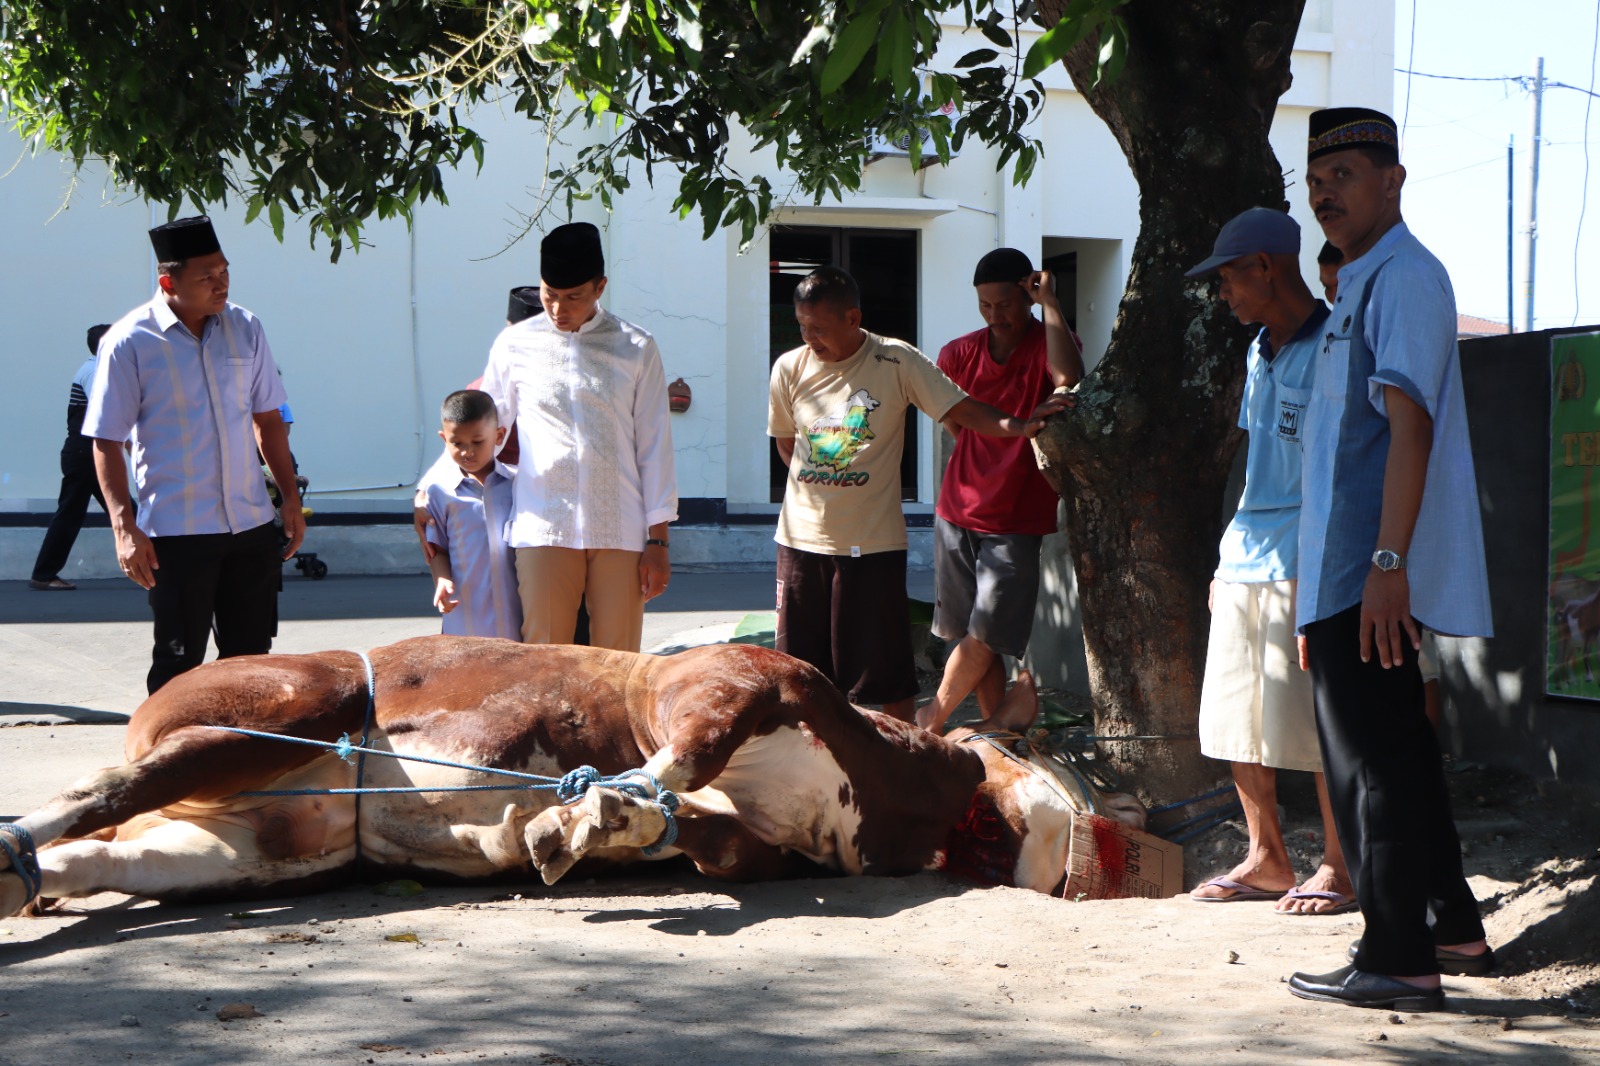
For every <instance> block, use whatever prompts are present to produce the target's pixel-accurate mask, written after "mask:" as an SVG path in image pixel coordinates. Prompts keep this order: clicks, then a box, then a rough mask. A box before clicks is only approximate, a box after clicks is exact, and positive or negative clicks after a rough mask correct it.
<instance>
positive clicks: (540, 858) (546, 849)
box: [523, 807, 567, 884]
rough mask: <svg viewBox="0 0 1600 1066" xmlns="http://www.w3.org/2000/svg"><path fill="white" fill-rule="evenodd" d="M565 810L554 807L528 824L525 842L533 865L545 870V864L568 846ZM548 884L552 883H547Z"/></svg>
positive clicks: (524, 836)
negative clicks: (564, 822)
mask: <svg viewBox="0 0 1600 1066" xmlns="http://www.w3.org/2000/svg"><path fill="white" fill-rule="evenodd" d="M564 810H565V808H561V807H553V808H551V809H549V810H546V811H543V812H541V813H540V814H539V816H538V817H537V818H535V819H533V821H531V822H529V823H528V828H527V829H525V830H524V831H523V840H524V842H525V843H526V844H527V847H528V856H529V857H530V858H531V859H533V864H534V865H535V866H537V867H539V868H540V869H541V870H542V869H544V865H545V863H547V862H549V861H550V857H551V856H552V855H554V854H555V853H556V851H557V850H558V849H560V848H561V847H563V846H565V845H566V842H567V834H566V828H565V826H564V825H563V823H562V817H561V816H562V814H563V812H564ZM546 883H547V884H548V883H550V882H546Z"/></svg>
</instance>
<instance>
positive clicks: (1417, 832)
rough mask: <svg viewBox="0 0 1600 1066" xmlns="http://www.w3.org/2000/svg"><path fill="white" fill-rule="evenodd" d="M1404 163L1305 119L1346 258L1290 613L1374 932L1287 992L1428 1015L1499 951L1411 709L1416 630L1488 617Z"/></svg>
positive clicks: (1454, 386) (1368, 138) (1373, 141)
mask: <svg viewBox="0 0 1600 1066" xmlns="http://www.w3.org/2000/svg"><path fill="white" fill-rule="evenodd" d="M1405 177H1406V172H1405V168H1404V167H1402V166H1400V160H1399V139H1398V137H1397V135H1396V131H1395V125H1394V120H1393V119H1391V118H1389V116H1387V115H1385V114H1383V113H1382V112H1378V111H1371V110H1368V109H1366V108H1330V109H1327V110H1324V111H1318V112H1315V113H1313V114H1312V115H1311V118H1310V143H1309V145H1308V152H1307V168H1306V189H1307V191H1308V193H1309V194H1310V198H1311V208H1312V211H1313V212H1314V213H1315V214H1316V217H1317V221H1318V222H1319V223H1320V224H1321V226H1322V231H1323V233H1324V234H1325V235H1326V236H1327V238H1328V240H1329V241H1331V242H1332V243H1333V245H1334V246H1335V247H1336V248H1338V249H1339V250H1340V251H1342V252H1343V253H1344V265H1343V266H1342V267H1340V268H1339V275H1338V282H1339V285H1338V298H1337V300H1336V301H1335V303H1334V308H1333V314H1332V316H1331V317H1330V318H1329V320H1328V327H1327V331H1326V332H1325V334H1324V336H1323V339H1322V343H1321V346H1320V350H1319V351H1318V353H1317V370H1316V385H1315V387H1314V388H1313V389H1312V394H1311V405H1310V409H1309V417H1308V420H1307V426H1306V442H1305V465H1304V469H1303V503H1302V509H1301V515H1300V588H1299V595H1298V602H1297V611H1296V614H1297V621H1298V623H1299V626H1300V630H1301V632H1302V633H1303V634H1304V636H1305V655H1304V657H1305V659H1306V660H1307V661H1308V664H1309V666H1310V669H1311V677H1312V684H1313V686H1314V688H1315V692H1316V708H1317V729H1318V732H1319V734H1320V736H1321V739H1322V753H1323V761H1324V767H1325V769H1326V771H1327V775H1328V790H1329V792H1330V793H1331V795H1332V799H1333V812H1334V820H1335V822H1336V823H1337V825H1338V828H1339V836H1340V839H1341V841H1342V842H1343V844H1344V850H1345V855H1346V856H1347V857H1348V859H1349V862H1350V872H1351V875H1352V877H1353V880H1354V882H1355V886H1356V894H1357V897H1358V898H1359V900H1360V903H1361V913H1362V915H1363V917H1365V919H1366V932H1365V935H1363V936H1362V938H1361V939H1360V940H1359V941H1358V942H1357V943H1356V944H1355V945H1354V947H1353V949H1352V952H1351V954H1350V965H1348V966H1345V967H1343V968H1341V969H1338V970H1334V971H1332V972H1330V973H1324V974H1305V973H1297V974H1295V975H1294V976H1293V977H1292V978H1291V979H1290V981H1289V987H1290V991H1292V992H1293V993H1294V994H1295V995H1297V996H1299V997H1301V998H1302V999H1315V1000H1323V1001H1326V1002H1332V1003H1344V1004H1349V1005H1351V1006H1359V1007H1378V1008H1384V1009H1396V1010H1437V1009H1439V1008H1440V1007H1441V1006H1443V1004H1444V995H1443V992H1442V990H1441V986H1440V981H1439V975H1440V974H1441V973H1450V974H1465V975H1482V974H1486V973H1488V972H1489V971H1490V970H1491V969H1492V968H1493V966H1494V954H1493V952H1491V951H1489V949H1488V945H1487V944H1486V943H1485V941H1484V938H1483V923H1482V922H1481V921H1479V919H1478V908H1477V903H1476V901H1475V900H1474V899H1473V897H1472V891H1471V889H1470V888H1468V886H1467V882H1466V879H1465V877H1464V876H1463V875H1462V869H1461V845H1460V841H1459V839H1458V837H1457V835H1456V828H1455V822H1454V820H1453V818H1452V816H1451V813H1450V797H1449V793H1448V792H1447V790H1446V788H1445V781H1444V771H1443V766H1442V763H1441V759H1440V756H1439V746H1438V741H1437V739H1436V738H1435V736H1434V732H1433V729H1432V727H1431V726H1430V725H1429V724H1428V720H1427V718H1426V717H1425V715H1424V713H1423V692H1422V675H1421V672H1420V671H1419V670H1418V669H1417V649H1418V647H1419V646H1420V644H1421V633H1420V630H1419V628H1418V627H1419V623H1420V624H1421V625H1425V626H1427V627H1428V628H1430V629H1433V630H1435V631H1437V632H1440V633H1445V634H1451V635H1460V636H1489V635H1490V634H1491V630H1492V627H1491V624H1490V617H1489V594H1488V577H1487V572H1486V570H1485V565H1484V552H1483V526H1482V520H1481V517H1480V515H1479V513H1478V497H1477V478H1476V474H1475V471H1474V469H1473V463H1472V449H1471V447H1470V443H1469V441H1468V438H1467V418H1466V404H1465V401H1464V399H1463V395H1462V387H1461V364H1460V358H1459V356H1458V354H1457V351H1456V340H1455V329H1456V309H1455V295H1454V293H1453V292H1452V290H1451V287H1450V278H1449V275H1448V274H1447V273H1446V272H1445V269H1444V266H1443V265H1442V264H1441V263H1440V262H1439V261H1438V259H1436V258H1434V256H1433V255H1432V254H1431V253H1430V252H1429V251H1428V250H1427V249H1426V248H1424V247H1423V246H1422V244H1421V242H1420V241H1418V240H1417V239H1416V238H1415V237H1413V236H1412V235H1411V232H1410V231H1409V230H1408V229H1407V228H1406V225H1405V223H1404V222H1403V221H1402V220H1401V216H1400V190H1401V187H1402V186H1403V185H1404V184H1405Z"/></svg>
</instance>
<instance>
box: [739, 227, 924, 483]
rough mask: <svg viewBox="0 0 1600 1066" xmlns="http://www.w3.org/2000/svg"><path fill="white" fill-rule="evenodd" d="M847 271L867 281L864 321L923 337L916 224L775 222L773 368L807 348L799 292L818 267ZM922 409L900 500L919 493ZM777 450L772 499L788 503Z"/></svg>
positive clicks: (910, 416) (911, 339) (911, 432)
mask: <svg viewBox="0 0 1600 1066" xmlns="http://www.w3.org/2000/svg"><path fill="white" fill-rule="evenodd" d="M830 265H831V266H838V267H843V268H844V269H845V270H848V271H849V272H850V274H851V276H852V277H854V278H855V279H856V284H857V285H859V286H861V326H862V328H863V329H867V330H871V331H872V332H873V333H877V334H879V335H881V336H885V337H894V338H895V339H897V340H903V341H906V342H907V343H909V344H916V343H917V233H916V231H914V230H862V229H840V228H837V227H829V226H775V227H774V228H773V230H772V267H771V299H772V306H771V315H770V317H769V330H770V333H769V339H770V343H771V349H770V352H769V358H768V364H767V365H768V367H769V368H770V366H771V365H772V364H773V363H775V362H777V361H778V356H780V355H782V354H783V353H784V352H787V351H790V350H792V349H794V348H798V347H799V346H800V327H799V326H797V325H795V321H794V290H795V286H797V285H799V284H800V279H801V278H803V277H805V276H806V275H807V274H809V273H811V272H812V271H813V270H815V269H816V268H817V267H819V266H830ZM916 419H917V411H916V409H915V408H907V409H906V432H905V449H904V452H903V453H902V454H901V456H900V498H901V499H902V500H913V501H914V500H915V499H916V498H917V422H916ZM769 448H770V451H771V460H770V469H771V500H772V502H773V503H781V502H782V501H783V490H784V486H785V485H786V484H787V483H788V480H789V471H788V469H787V468H785V467H784V465H783V461H782V460H781V459H779V458H778V448H777V445H776V444H772V445H769Z"/></svg>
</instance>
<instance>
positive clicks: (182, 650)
mask: <svg viewBox="0 0 1600 1066" xmlns="http://www.w3.org/2000/svg"><path fill="white" fill-rule="evenodd" d="M151 543H152V544H154V545H155V550H156V561H157V562H158V563H159V564H160V565H159V566H158V567H157V569H156V572H155V575H156V583H155V587H154V588H152V589H151V590H150V610H151V612H152V613H153V614H154V615H155V648H154V650H153V651H152V652H151V656H150V659H151V663H150V673H149V675H148V676H147V677H146V679H145V684H146V686H147V688H148V689H149V691H150V692H151V693H152V694H154V693H155V691H156V690H157V689H159V688H160V687H161V686H162V685H165V684H166V683H167V682H168V681H171V680H172V679H173V678H174V677H177V676H178V675H179V674H181V673H183V672H184V671H185V670H193V669H194V668H195V667H196V666H199V665H200V664H201V662H203V661H204V660H205V657H206V642H207V639H208V638H209V637H210V635H211V634H212V632H213V631H215V633H216V637H217V658H219V659H227V658H229V657H231V656H234V655H259V654H264V653H266V652H269V651H271V650H272V638H273V637H274V636H276V635H277V632H278V590H279V588H281V587H282V585H283V560H282V555H281V552H280V550H279V547H278V527H277V526H276V525H274V524H273V523H271V522H268V523H266V524H265V525H261V526H257V527H256V528H255V529H249V530H246V531H244V532H243V533H200V534H195V535H192V536H180V537H152V538H151Z"/></svg>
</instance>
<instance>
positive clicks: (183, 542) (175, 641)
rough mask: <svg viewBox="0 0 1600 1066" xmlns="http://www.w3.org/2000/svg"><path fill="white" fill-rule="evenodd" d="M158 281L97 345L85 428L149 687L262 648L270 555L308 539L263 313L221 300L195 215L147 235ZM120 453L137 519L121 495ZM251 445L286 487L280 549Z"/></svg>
mask: <svg viewBox="0 0 1600 1066" xmlns="http://www.w3.org/2000/svg"><path fill="white" fill-rule="evenodd" d="M150 244H151V247H152V248H153V249H154V251H155V256H156V263H157V266H156V271H157V274H158V277H157V279H156V280H157V283H158V291H157V292H156V294H155V297H154V298H153V299H152V300H150V302H149V303H146V304H144V305H142V306H140V307H138V308H135V309H134V310H133V311H131V312H129V313H128V314H126V315H124V316H123V317H122V319H121V320H120V321H118V322H117V323H116V324H115V325H113V326H112V327H111V329H110V330H109V331H108V332H107V333H106V335H105V337H104V338H103V339H102V340H101V342H100V345H99V351H100V355H99V359H98V362H99V365H98V366H97V367H96V368H95V376H94V383H93V385H92V386H91V388H90V392H89V407H88V411H87V412H86V413H85V416H84V423H83V433H84V435H85V436H88V437H93V438H95V444H94V448H95V470H96V473H97V474H98V476H99V479H100V488H101V491H102V492H103V493H104V495H105V500H106V503H107V504H108V507H107V510H108V511H109V512H110V515H111V529H112V532H113V534H114V535H115V537H116V543H117V559H118V562H119V563H120V564H121V566H122V572H123V573H125V574H127V575H128V577H129V579H130V580H132V581H133V582H134V583H135V584H137V585H139V586H140V587H141V588H144V589H148V590H149V593H150V608H151V612H152V614H153V615H154V616H155V647H154V650H153V652H152V654H151V666H150V673H149V676H148V677H147V678H146V684H147V686H148V688H149V691H151V692H152V693H153V692H155V691H156V690H157V689H159V688H160V687H161V686H162V685H164V684H165V683H166V682H167V681H169V680H171V679H172V678H173V677H175V676H177V675H178V674H180V673H182V672H184V671H185V670H189V669H192V668H193V667H196V666H198V665H200V663H201V662H202V661H203V660H204V659H205V655H206V646H207V644H208V642H209V639H210V637H211V636H212V634H213V633H214V634H215V636H216V641H217V655H218V657H219V658H227V657H229V656H233V655H254V654H260V653H264V652H267V651H270V650H271V648H272V638H273V636H274V635H275V634H276V631H277V623H278V589H279V586H280V585H281V583H282V579H283V574H282V569H281V560H282V559H287V558H289V557H290V556H292V555H293V554H294V553H295V551H296V550H297V549H298V548H299V547H300V540H301V538H302V537H303V536H304V534H305V519H304V517H303V516H302V515H301V512H300V495H299V492H298V490H297V489H296V488H295V476H294V462H293V460H292V459H290V457H289V433H288V430H287V428H286V427H285V425H284V421H283V416H282V414H280V413H279V408H280V407H282V406H283V405H284V404H285V403H287V402H288V397H287V396H286V395H285V394H284V391H283V384H282V382H281V381H280V380H279V378H278V367H277V364H276V363H274V362H273V358H272V349H271V348H270V347H269V346H268V345H267V337H266V333H265V331H264V330H263V329H262V328H261V323H260V322H259V321H258V320H257V319H256V317H255V316H254V315H252V314H251V313H250V312H249V311H246V310H245V309H244V308H242V307H240V306H238V305H237V304H233V303H229V302H228V294H229V274H228V258H227V256H225V255H223V254H222V245H221V244H220V243H219V242H218V240H217V235H216V232H215V231H214V230H213V229H212V227H211V220H210V219H209V218H206V217H205V216H204V215H200V216H197V217H194V218H184V219H178V220H177V221H176V222H169V223H167V224H166V225H164V226H157V227H156V228H155V229H152V230H151V231H150ZM124 443H127V444H128V445H129V446H130V448H131V456H132V461H133V469H134V481H135V488H136V490H137V492H138V496H139V501H138V514H137V516H135V513H134V505H133V500H132V498H131V497H130V495H129V493H128V466H127V462H126V460H124V458H123V445H124ZM257 449H259V450H260V454H261V456H263V457H264V458H265V459H266V461H267V467H268V468H269V469H270V470H271V471H272V476H273V479H274V480H275V481H276V482H277V483H278V489H279V491H280V492H281V493H282V508H281V512H282V521H283V535H284V536H285V537H286V538H287V539H288V545H287V547H286V548H284V549H281V550H280V548H279V536H278V530H277V528H276V525H275V523H274V513H273V507H272V501H271V500H270V499H269V498H268V496H267V488H266V483H265V481H264V480H263V479H262V477H261V465H260V463H259V461H258V460H257V458H256V455H257Z"/></svg>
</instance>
